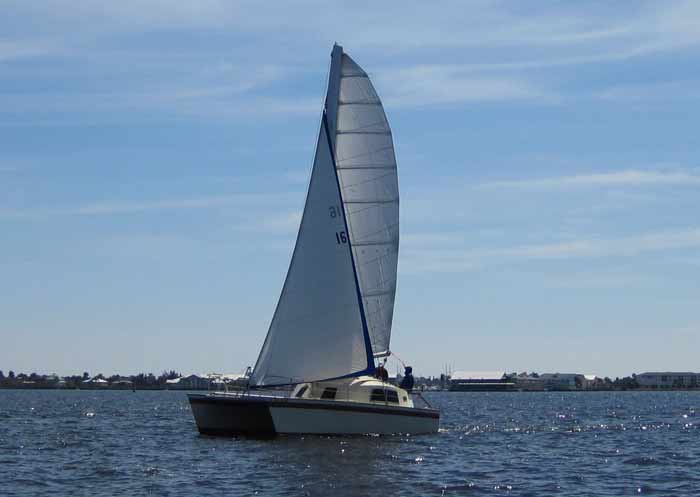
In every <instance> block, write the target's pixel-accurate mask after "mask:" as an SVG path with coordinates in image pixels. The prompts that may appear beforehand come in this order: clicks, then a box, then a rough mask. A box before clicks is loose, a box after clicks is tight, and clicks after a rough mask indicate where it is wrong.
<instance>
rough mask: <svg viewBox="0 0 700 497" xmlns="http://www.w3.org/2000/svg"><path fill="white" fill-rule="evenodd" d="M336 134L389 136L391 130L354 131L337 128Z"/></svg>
mask: <svg viewBox="0 0 700 497" xmlns="http://www.w3.org/2000/svg"><path fill="white" fill-rule="evenodd" d="M377 124H379V123H377ZM336 134H338V135H389V136H391V131H356V130H347V131H341V130H338V131H336Z"/></svg>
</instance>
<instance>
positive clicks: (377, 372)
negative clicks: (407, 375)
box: [374, 363, 389, 381]
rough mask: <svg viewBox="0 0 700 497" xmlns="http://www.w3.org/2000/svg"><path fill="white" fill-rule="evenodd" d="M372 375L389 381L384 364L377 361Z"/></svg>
mask: <svg viewBox="0 0 700 497" xmlns="http://www.w3.org/2000/svg"><path fill="white" fill-rule="evenodd" d="M374 376H375V377H377V378H379V379H380V380H382V381H389V371H387V370H386V368H385V367H384V364H382V363H379V365H378V366H377V367H376V368H375V369H374Z"/></svg>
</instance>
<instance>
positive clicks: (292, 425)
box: [270, 407, 439, 435]
mask: <svg viewBox="0 0 700 497" xmlns="http://www.w3.org/2000/svg"><path fill="white" fill-rule="evenodd" d="M270 413H271V414H272V419H273V421H274V423H275V429H276V431H277V433H287V434H300V433H310V434H319V435H330V434H335V435H363V434H368V433H377V434H381V435H390V434H394V433H412V434H418V433H434V432H436V431H437V430H438V423H439V420H438V419H437V418H421V417H415V416H406V415H400V414H385V413H369V412H348V411H332V410H328V409H294V408H289V407H272V408H270Z"/></svg>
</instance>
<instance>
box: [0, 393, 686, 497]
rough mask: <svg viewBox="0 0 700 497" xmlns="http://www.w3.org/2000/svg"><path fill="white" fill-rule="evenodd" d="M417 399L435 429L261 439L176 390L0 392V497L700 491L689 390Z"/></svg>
mask: <svg viewBox="0 0 700 497" xmlns="http://www.w3.org/2000/svg"><path fill="white" fill-rule="evenodd" d="M428 398H429V399H430V401H431V402H433V403H434V404H435V405H437V406H439V407H440V408H441V409H442V416H443V417H442V429H441V431H440V433H438V434H435V435H428V436H414V437H371V436H367V437H317V436H306V437H280V438H277V439H275V440H272V441H259V440H249V439H220V438H210V437H203V436H199V435H198V434H197V432H196V428H195V425H194V421H193V419H192V414H191V412H190V410H189V405H188V403H187V400H186V397H185V394H184V393H181V392H167V391H157V392H146V391H144V392H135V393H133V392H130V391H103V392H95V391H29V390H23V391H22V390H0V495H2V496H25V495H26V496H30V495H31V496H34V495H51V496H62V495H66V496H71V497H75V496H81V495H100V496H101V495H129V496H131V495H168V496H199V495H216V496H219V495H319V496H321V495H322V496H329V495H333V496H341V495H376V496H393V495H468V496H481V495H508V496H537V497H540V496H549V495H563V496H576V495H586V496H588V495H595V496H620V495H664V496H668V495H677V496H686V495H687V496H697V495H700V472H698V471H697V464H698V461H700V431H699V430H698V422H699V421H700V417H696V416H697V415H696V412H698V410H700V393H698V392H595V393H573V392H571V393H433V394H429V395H428Z"/></svg>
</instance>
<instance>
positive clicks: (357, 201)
mask: <svg viewBox="0 0 700 497" xmlns="http://www.w3.org/2000/svg"><path fill="white" fill-rule="evenodd" d="M398 201H399V199H398V198H390V199H378V200H345V201H344V202H345V203H346V204H393V203H395V202H398Z"/></svg>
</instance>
